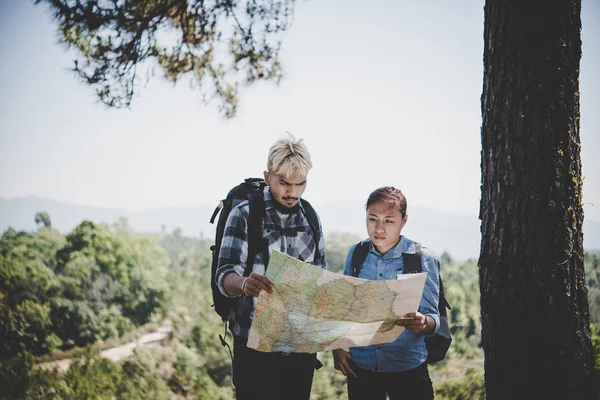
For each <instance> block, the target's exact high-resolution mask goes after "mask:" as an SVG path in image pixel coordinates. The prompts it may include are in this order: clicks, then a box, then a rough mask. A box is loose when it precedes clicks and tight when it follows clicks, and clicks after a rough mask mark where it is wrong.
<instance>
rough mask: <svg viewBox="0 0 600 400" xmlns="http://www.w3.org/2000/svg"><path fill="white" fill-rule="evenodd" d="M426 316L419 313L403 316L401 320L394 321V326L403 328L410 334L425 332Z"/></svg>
mask: <svg viewBox="0 0 600 400" xmlns="http://www.w3.org/2000/svg"><path fill="white" fill-rule="evenodd" d="M426 324H427V316H426V315H423V314H421V313H420V312H416V313H408V314H404V318H403V319H399V320H398V321H396V325H398V326H403V327H404V328H406V329H408V330H409V331H411V332H414V333H419V332H425V331H427V325H426Z"/></svg>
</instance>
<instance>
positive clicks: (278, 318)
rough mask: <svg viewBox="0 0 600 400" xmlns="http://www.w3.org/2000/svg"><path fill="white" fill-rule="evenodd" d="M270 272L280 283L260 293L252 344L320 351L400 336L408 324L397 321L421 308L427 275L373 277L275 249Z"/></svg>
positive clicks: (263, 347)
mask: <svg viewBox="0 0 600 400" xmlns="http://www.w3.org/2000/svg"><path fill="white" fill-rule="evenodd" d="M265 276H266V277H267V278H268V279H269V280H270V281H271V282H273V284H274V286H275V287H274V289H273V293H272V294H269V293H267V292H266V291H264V290H263V291H261V292H260V295H259V296H258V301H257V305H256V310H255V312H254V319H253V320H252V327H251V328H250V335H249V338H248V347H250V348H253V349H256V350H259V351H268V352H272V351H284V352H298V353H315V352H319V351H325V350H333V349H338V348H349V347H354V346H367V345H371V344H380V343H389V342H393V341H394V340H396V338H397V337H398V336H399V335H400V334H401V333H402V331H403V330H404V328H403V327H401V326H398V325H396V324H395V322H396V321H398V320H399V319H401V318H402V316H403V315H404V314H406V313H409V312H415V311H416V310H417V309H418V307H419V303H420V302H421V296H422V294H423V287H424V285H425V278H426V276H427V273H418V274H405V275H400V277H399V279H398V280H379V281H372V280H366V279H360V278H355V277H351V276H345V275H342V274H336V273H333V272H329V271H325V270H323V269H321V268H319V267H315V266H312V265H310V264H307V263H305V262H302V261H299V260H296V259H295V258H292V257H290V256H288V255H285V254H283V253H280V252H278V251H273V254H272V255H271V260H270V261H269V268H268V269H267V273H266V275H265Z"/></svg>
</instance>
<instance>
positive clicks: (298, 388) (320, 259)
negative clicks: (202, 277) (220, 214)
mask: <svg viewBox="0 0 600 400" xmlns="http://www.w3.org/2000/svg"><path fill="white" fill-rule="evenodd" d="M311 168H312V162H311V159H310V153H309V152H308V149H307V148H306V146H305V145H304V143H303V141H302V140H301V139H300V140H296V139H295V138H294V137H293V136H292V135H290V134H288V135H286V136H285V137H282V138H281V139H280V140H278V141H277V142H275V144H273V146H272V147H271V148H270V150H269V157H268V160H267V170H266V171H264V177H265V182H266V184H267V186H266V187H265V189H264V192H263V197H264V202H265V213H264V216H263V221H262V237H263V239H265V241H266V244H265V250H267V248H266V247H267V246H266V245H268V251H259V252H258V254H256V255H255V256H254V257H252V258H253V260H248V216H249V204H248V201H245V202H243V203H241V204H239V205H238V206H237V207H235V208H234V209H233V210H232V211H231V213H230V214H229V217H228V219H227V223H226V226H225V231H224V235H223V241H222V244H221V250H220V253H219V267H218V268H217V273H216V276H215V279H216V282H217V285H218V287H219V290H220V291H221V292H222V293H223V295H225V296H227V297H232V298H238V303H237V307H236V309H235V310H232V311H231V312H230V315H229V329H230V330H231V332H232V334H233V337H234V358H233V383H234V385H235V388H236V396H237V399H238V400H253V399H265V400H267V399H273V400H275V399H277V400H280V399H309V397H310V391H311V387H312V379H313V374H314V369H315V364H316V362H317V359H316V354H307V353H282V352H274V353H266V352H259V351H256V350H253V349H250V348H248V347H247V346H246V343H247V340H248V332H249V330H250V326H251V324H252V318H253V315H254V309H255V307H256V302H257V296H258V295H259V293H260V292H261V290H266V291H267V292H269V293H272V291H273V283H272V282H271V281H269V280H268V279H267V278H265V277H264V274H265V271H266V266H267V264H268V257H269V253H270V251H272V250H278V251H281V252H282V253H286V254H288V255H289V256H292V257H294V258H297V259H299V260H301V261H304V262H307V263H310V264H313V265H317V266H320V267H321V268H326V263H325V242H324V239H323V236H322V235H316V233H315V232H313V230H312V229H311V227H310V224H309V222H308V219H307V214H306V210H305V207H304V205H303V204H302V202H300V197H301V196H302V194H303V193H304V190H305V189H306V181H307V175H308V172H309V170H310V169H311ZM319 231H321V224H320V222H319ZM317 236H318V237H319V238H320V239H319V243H318V244H317V243H315V237H317ZM247 262H252V272H251V273H250V275H249V276H247V277H244V270H245V267H246V263H247Z"/></svg>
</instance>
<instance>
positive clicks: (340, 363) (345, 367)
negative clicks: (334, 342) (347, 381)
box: [333, 349, 356, 378]
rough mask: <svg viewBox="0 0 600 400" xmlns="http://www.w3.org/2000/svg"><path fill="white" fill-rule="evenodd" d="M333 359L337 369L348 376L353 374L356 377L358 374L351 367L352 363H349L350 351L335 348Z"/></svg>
mask: <svg viewBox="0 0 600 400" xmlns="http://www.w3.org/2000/svg"><path fill="white" fill-rule="evenodd" d="M333 360H334V366H335V369H337V370H338V371H341V372H342V374H344V375H346V376H348V375H352V376H353V377H355V378H356V374H355V373H354V371H352V368H350V364H349V363H348V361H349V360H350V353H348V352H347V351H346V350H344V349H335V350H333Z"/></svg>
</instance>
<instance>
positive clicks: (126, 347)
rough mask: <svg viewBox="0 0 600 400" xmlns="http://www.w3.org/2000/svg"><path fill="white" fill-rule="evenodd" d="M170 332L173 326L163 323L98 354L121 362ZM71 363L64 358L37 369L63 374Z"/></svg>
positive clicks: (42, 364)
mask: <svg viewBox="0 0 600 400" xmlns="http://www.w3.org/2000/svg"><path fill="white" fill-rule="evenodd" d="M172 330H173V326H172V325H171V321H165V322H164V323H163V324H162V325H161V326H160V327H159V328H158V329H157V330H156V331H154V332H150V333H146V334H145V335H143V336H142V337H140V338H139V339H137V340H135V341H133V342H129V343H125V344H123V345H120V346H117V347H112V348H110V349H105V350H102V351H101V352H100V355H101V356H102V357H104V358H108V359H109V360H112V361H115V362H117V361H121V360H123V359H125V358H127V357H129V356H130V355H132V354H133V349H135V348H136V347H139V346H147V347H150V346H157V345H159V344H160V343H161V342H162V341H163V340H164V339H166V338H167V337H168V336H169V334H170V333H171V331H172ZM71 361H72V359H71V358H65V359H63V360H58V361H49V362H45V363H41V364H38V365H37V367H38V368H44V369H48V370H51V369H53V368H55V367H57V368H58V370H59V371H61V372H65V371H66V370H68V369H69V366H70V365H71Z"/></svg>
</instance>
